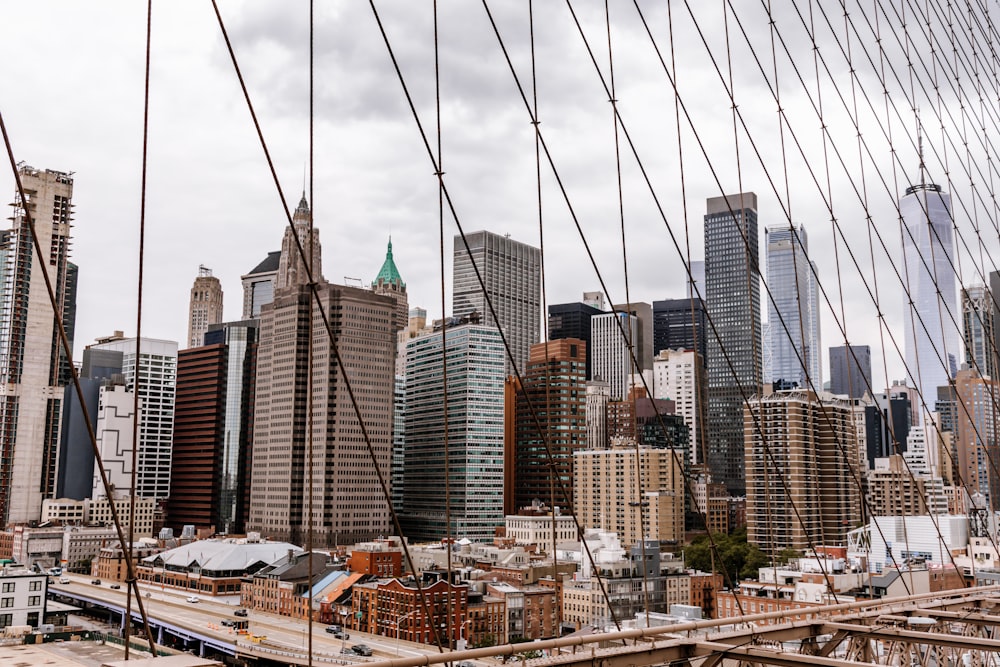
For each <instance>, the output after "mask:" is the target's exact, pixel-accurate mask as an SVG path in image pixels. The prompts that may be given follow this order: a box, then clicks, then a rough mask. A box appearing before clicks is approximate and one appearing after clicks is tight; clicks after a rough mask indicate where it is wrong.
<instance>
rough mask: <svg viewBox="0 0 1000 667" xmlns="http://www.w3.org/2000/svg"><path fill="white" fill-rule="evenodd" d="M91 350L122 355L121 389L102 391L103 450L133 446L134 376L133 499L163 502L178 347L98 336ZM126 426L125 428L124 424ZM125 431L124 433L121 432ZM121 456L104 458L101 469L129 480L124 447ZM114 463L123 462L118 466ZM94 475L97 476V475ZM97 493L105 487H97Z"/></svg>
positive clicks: (170, 447)
mask: <svg viewBox="0 0 1000 667" xmlns="http://www.w3.org/2000/svg"><path fill="white" fill-rule="evenodd" d="M89 349H90V350H94V351H100V350H103V351H110V352H120V353H121V354H122V376H123V379H124V382H125V384H124V385H118V386H117V387H115V386H114V383H112V384H109V385H108V386H106V387H105V388H104V389H102V392H101V409H102V410H104V409H105V406H106V410H107V412H106V417H107V420H106V423H107V426H106V427H105V428H104V429H98V431H99V433H98V434H97V435H98V438H99V439H101V441H102V443H104V444H103V446H104V447H105V448H106V451H108V452H110V451H112V450H113V449H114V448H115V447H116V444H115V443H116V442H117V441H119V440H120V441H121V442H122V443H128V447H129V449H130V448H131V442H132V426H131V424H132V421H133V416H132V415H133V414H134V412H133V404H134V396H133V393H132V392H133V391H135V387H136V375H138V386H139V406H140V407H139V416H140V419H139V453H138V472H137V479H136V487H135V495H136V496H139V497H141V498H154V499H156V500H166V499H167V497H168V496H169V495H170V465H171V459H172V457H173V437H174V402H175V397H176V388H177V343H176V342H175V341H172V340H158V339H154V338H143V339H142V340H141V341H139V340H137V339H136V338H122V337H120V336H117V335H116V336H111V337H109V338H102V339H100V340H98V342H97V343H94V344H93V345H90V346H89ZM126 425H127V426H126ZM126 428H127V435H126V434H125V433H124V432H122V431H123V430H124V429H126ZM118 449H119V454H115V455H114V456H113V457H109V456H108V455H107V454H105V455H104V456H103V458H104V465H105V469H106V470H107V472H108V474H109V475H112V474H121V475H123V477H121V478H120V479H125V477H124V476H130V475H131V470H132V463H131V451H129V453H128V455H127V457H126V454H125V453H124V449H125V447H124V446H122V447H118ZM115 461H118V462H119V464H121V465H122V466H123V467H122V468H120V469H119V468H117V467H116V465H118V464H116V463H114V462H115ZM95 477H96V475H95ZM130 486H131V484H130V483H126V484H124V485H122V484H121V483H116V487H117V488H119V489H122V488H129V487H130ZM94 488H95V490H96V492H97V493H99V494H100V493H103V489H101V488H99V487H98V486H96V481H95V487H94Z"/></svg>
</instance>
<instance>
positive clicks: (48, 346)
mask: <svg viewBox="0 0 1000 667" xmlns="http://www.w3.org/2000/svg"><path fill="white" fill-rule="evenodd" d="M17 173H18V178H19V179H20V181H21V184H22V186H23V188H24V193H25V196H26V197H27V201H25V200H22V198H21V194H20V192H15V194H14V203H13V208H14V215H13V218H12V220H13V224H12V226H11V227H10V228H9V229H7V230H5V231H2V232H0V384H2V385H3V386H4V387H5V391H4V394H3V396H2V397H0V432H2V433H3V437H2V438H0V523H2V524H3V525H6V524H7V523H20V522H25V521H35V520H37V519H38V518H39V517H40V515H41V509H42V500H43V499H45V498H48V497H51V496H52V494H53V493H54V492H55V489H56V467H57V460H56V457H57V450H58V444H59V443H58V440H59V430H60V414H61V412H62V401H63V389H62V387H63V386H65V385H66V384H68V379H69V364H70V361H69V356H68V355H66V354H65V352H64V351H63V349H62V345H61V343H60V340H59V335H58V329H57V327H56V316H55V314H54V313H53V312H52V305H51V303H50V302H49V297H48V292H47V290H46V288H45V282H44V280H43V275H42V271H43V270H45V271H47V272H48V275H49V278H50V280H51V282H52V286H53V290H54V292H55V297H56V303H57V309H58V311H59V314H60V316H62V317H72V314H73V313H74V312H75V304H74V303H72V299H73V298H74V297H75V275H76V271H75V266H72V265H71V264H70V263H69V262H68V261H67V259H68V255H69V248H70V223H71V221H72V219H73V203H72V199H73V176H72V174H66V173H63V172H59V171H52V170H48V169H47V170H45V171H41V170H38V169H34V168H32V167H29V166H27V165H23V164H22V165H20V166H19V167H18V170H17ZM29 216H30V219H31V221H33V222H34V223H35V234H36V235H37V241H38V243H39V245H40V246H41V248H42V252H43V253H44V257H42V258H39V257H37V255H36V254H35V251H34V248H33V244H32V238H31V232H30V227H29ZM43 267H44V269H43ZM71 267H72V268H71ZM65 326H66V331H67V334H71V333H72V331H73V323H72V322H66V323H65ZM69 343H70V346H72V344H73V341H72V339H71V340H70V341H69Z"/></svg>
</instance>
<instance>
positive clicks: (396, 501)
mask: <svg viewBox="0 0 1000 667" xmlns="http://www.w3.org/2000/svg"><path fill="white" fill-rule="evenodd" d="M405 462H406V375H398V374H397V375H396V378H395V382H394V383H393V387H392V468H391V473H390V476H391V478H392V479H391V480H390V481H391V484H390V485H389V486H390V488H391V490H392V508H393V509H394V510H396V512H397V513H398V512H402V511H403V489H404V488H405V487H406V478H405V473H406V470H405V468H404V464H405Z"/></svg>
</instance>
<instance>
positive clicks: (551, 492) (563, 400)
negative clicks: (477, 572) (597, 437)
mask: <svg viewBox="0 0 1000 667" xmlns="http://www.w3.org/2000/svg"><path fill="white" fill-rule="evenodd" d="M586 358H587V346H586V343H584V342H583V341H582V340H580V339H577V338H563V339H561V340H554V341H549V342H547V343H538V344H536V345H532V346H531V357H530V359H529V361H528V366H527V368H526V369H525V374H524V376H523V377H524V385H523V387H522V390H521V391H520V392H518V394H517V420H516V421H517V423H516V434H515V438H514V440H515V445H514V447H515V452H514V454H515V455H514V456H513V457H508V460H511V459H512V460H513V461H514V466H513V470H507V471H505V472H506V473H507V475H513V480H512V483H510V484H507V485H506V486H507V488H509V489H513V496H514V497H513V498H512V499H511V502H508V503H507V505H508V506H507V511H506V513H508V514H514V513H516V512H517V511H518V510H519V509H520V508H522V507H527V506H529V505H531V503H532V501H534V500H539V499H540V500H542V501H543V502H545V503H546V504H548V505H550V506H553V507H560V508H562V509H563V510H564V511H565V512H567V513H569V512H572V507H573V452H575V451H576V450H578V449H582V448H584V447H586V446H587V423H586V415H587V377H586V364H585V363H584V361H585V360H586ZM529 403H530V407H529ZM536 419H537V420H538V421H537V423H536V421H535V420H536ZM539 427H540V428H541V432H539ZM546 445H548V448H546ZM549 452H551V453H552V458H551V459H550V458H549ZM553 475H554V476H556V477H557V479H558V482H557V481H555V480H553V479H552V476H553ZM560 482H561V484H562V485H563V487H564V488H565V490H566V492H567V493H568V494H569V498H568V499H564V498H563V494H562V491H561V489H560V484H559V483H560Z"/></svg>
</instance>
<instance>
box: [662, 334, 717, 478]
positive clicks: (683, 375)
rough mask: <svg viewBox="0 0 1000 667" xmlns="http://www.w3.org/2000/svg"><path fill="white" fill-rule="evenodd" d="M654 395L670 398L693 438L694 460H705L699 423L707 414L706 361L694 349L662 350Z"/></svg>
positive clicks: (692, 457)
mask: <svg viewBox="0 0 1000 667" xmlns="http://www.w3.org/2000/svg"><path fill="white" fill-rule="evenodd" d="M653 387H654V389H653V392H654V393H653V397H654V398H669V399H671V400H672V401H673V402H674V412H675V414H678V415H680V416H681V417H682V418H683V419H684V423H685V424H686V425H687V427H688V431H689V433H690V439H691V463H692V464H700V463H704V458H705V457H704V452H703V451H702V445H703V443H702V439H701V435H702V434H701V428H700V425H701V423H702V420H703V418H704V414H705V403H706V401H707V393H708V392H707V382H706V379H705V364H704V363H703V362H702V359H701V355H700V354H698V353H697V352H695V351H694V350H660V354H659V355H657V357H656V358H655V359H654V361H653Z"/></svg>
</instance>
